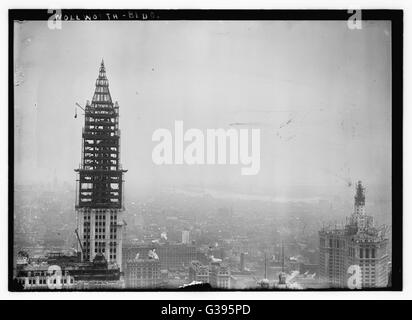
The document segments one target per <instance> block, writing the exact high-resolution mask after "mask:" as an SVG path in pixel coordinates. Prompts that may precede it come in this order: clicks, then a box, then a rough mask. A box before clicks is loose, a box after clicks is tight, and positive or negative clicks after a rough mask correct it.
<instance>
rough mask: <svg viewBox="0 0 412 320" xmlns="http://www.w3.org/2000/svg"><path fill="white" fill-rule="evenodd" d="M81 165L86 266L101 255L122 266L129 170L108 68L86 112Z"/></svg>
mask: <svg viewBox="0 0 412 320" xmlns="http://www.w3.org/2000/svg"><path fill="white" fill-rule="evenodd" d="M84 115H85V117H84V127H83V132H82V157H81V164H80V166H79V168H78V169H75V171H76V172H77V173H78V178H77V183H76V206H75V208H76V214H77V230H76V234H77V237H78V240H79V242H78V244H79V249H80V250H81V252H82V261H93V259H94V257H95V256H96V255H97V254H101V255H104V257H105V258H106V260H107V262H108V263H111V264H113V263H116V264H117V265H118V267H121V265H122V227H123V220H122V218H121V213H122V211H124V203H123V183H124V180H123V173H124V172H125V171H126V170H123V169H122V167H121V164H120V129H119V105H118V103H117V102H115V103H113V101H112V98H111V96H110V91H109V82H108V80H107V77H106V69H105V66H104V62H103V61H102V62H101V65H100V70H99V76H98V78H97V80H96V89H95V92H94V95H93V99H92V102H91V103H89V102H87V103H86V106H85V108H84Z"/></svg>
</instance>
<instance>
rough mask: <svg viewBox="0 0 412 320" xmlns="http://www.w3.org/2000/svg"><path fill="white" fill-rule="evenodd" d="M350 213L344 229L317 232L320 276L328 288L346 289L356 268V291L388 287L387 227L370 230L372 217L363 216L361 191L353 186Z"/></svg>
mask: <svg viewBox="0 0 412 320" xmlns="http://www.w3.org/2000/svg"><path fill="white" fill-rule="evenodd" d="M354 200H355V204H354V210H353V213H352V215H351V216H350V217H348V218H347V221H346V225H345V227H344V228H337V227H335V228H323V229H322V230H321V231H320V232H319V238H320V247H319V249H320V250H319V251H320V252H319V269H320V270H319V271H320V276H321V277H322V278H324V279H325V280H327V281H328V283H329V284H330V286H332V287H340V288H342V287H347V286H348V279H349V277H350V275H351V273H352V272H353V271H351V270H349V267H351V266H355V267H357V268H358V273H359V274H358V276H359V278H358V280H357V281H358V282H357V285H356V287H357V288H376V287H386V286H387V285H388V274H389V270H388V263H389V260H390V259H389V250H388V246H389V240H388V237H387V236H386V231H387V226H385V225H383V226H381V227H380V228H376V227H375V226H374V221H373V217H372V216H369V215H366V212H365V189H364V188H363V186H362V183H361V182H360V181H359V182H358V183H357V185H356V194H355V199H354Z"/></svg>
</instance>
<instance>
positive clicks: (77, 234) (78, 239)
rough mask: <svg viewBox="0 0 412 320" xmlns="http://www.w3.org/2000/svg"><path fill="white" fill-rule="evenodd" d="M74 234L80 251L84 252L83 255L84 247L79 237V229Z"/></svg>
mask: <svg viewBox="0 0 412 320" xmlns="http://www.w3.org/2000/svg"><path fill="white" fill-rule="evenodd" d="M74 233H75V234H76V237H77V241H79V245H80V250H82V253H83V246H82V242H81V241H80V237H79V233H78V232H77V228H76V229H75V230H74Z"/></svg>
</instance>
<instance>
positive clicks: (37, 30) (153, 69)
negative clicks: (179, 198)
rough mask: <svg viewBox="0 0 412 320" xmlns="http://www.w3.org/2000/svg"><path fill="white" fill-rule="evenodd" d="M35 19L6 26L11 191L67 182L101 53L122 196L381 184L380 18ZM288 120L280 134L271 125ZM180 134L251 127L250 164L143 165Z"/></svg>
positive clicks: (383, 63)
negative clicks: (11, 66) (117, 131)
mask: <svg viewBox="0 0 412 320" xmlns="http://www.w3.org/2000/svg"><path fill="white" fill-rule="evenodd" d="M362 27H363V28H362V30H350V29H348V27H347V25H346V22H345V21H333V22H332V21H330V22H328V21H323V22H317V21H302V22H285V21H278V22H269V21H262V22H248V21H242V22H240V21H239V22H235V21H233V22H219V21H216V22H212V21H208V22H201V21H199V22H196V21H173V22H166V21H156V22H153V21H133V22H126V21H124V22H107V21H106V22H65V23H63V27H62V29H61V30H49V29H48V28H47V23H46V22H25V23H22V24H15V71H16V72H15V74H16V81H17V82H18V86H15V174H16V182H18V183H19V182H24V181H29V182H32V181H43V180H44V181H50V180H52V179H53V178H54V176H56V177H57V178H58V179H60V180H64V181H68V182H70V183H73V185H74V181H75V178H76V176H75V173H74V171H73V169H74V168H76V167H78V165H79V163H80V159H81V128H82V126H83V121H84V120H83V117H82V116H79V117H78V118H77V119H74V108H75V102H79V103H80V104H82V105H84V104H85V102H86V100H91V99H92V96H93V92H94V84H95V80H96V78H97V75H98V68H99V64H100V61H101V59H102V58H104V61H105V65H106V70H107V77H108V79H109V85H110V92H111V95H112V99H113V100H117V101H118V102H119V105H120V128H121V131H122V136H121V162H122V164H123V167H124V168H126V169H128V170H129V171H128V172H127V173H126V175H125V179H126V190H129V192H130V190H131V189H133V188H137V189H139V188H140V189H144V188H148V187H153V186H162V185H177V186H178V185H182V184H190V185H198V186H200V187H205V188H206V187H215V186H220V187H225V188H227V189H228V190H237V191H242V192H252V191H253V192H256V191H262V192H270V193H271V192H276V190H279V189H281V188H282V187H283V186H296V185H316V186H319V185H322V186H334V185H346V184H347V182H348V181H354V180H358V179H361V180H364V181H365V184H366V185H384V186H389V185H390V178H391V56H390V50H391V38H390V33H391V29H390V22H385V21H379V22H367V21H363V25H362ZM290 119H292V121H291V122H290V123H289V124H288V125H285V126H283V127H282V128H280V127H281V126H282V125H283V124H284V123H285V122H287V121H288V120H290ZM175 120H183V121H184V126H185V128H186V129H189V128H191V127H194V128H199V129H202V130H204V129H206V128H224V129H228V128H230V126H229V125H230V124H231V123H234V122H249V123H254V124H255V125H254V128H256V127H260V128H261V169H260V172H259V174H258V175H256V176H242V175H241V174H240V168H241V165H238V166H229V165H220V166H217V165H215V166H191V167H189V166H187V165H183V166H182V165H180V166H178V165H176V166H156V165H154V164H153V162H152V158H151V154H152V149H153V147H154V146H155V145H156V143H154V142H152V140H151V136H152V133H153V131H154V130H156V129H157V128H161V127H164V128H169V129H173V125H174V121H175Z"/></svg>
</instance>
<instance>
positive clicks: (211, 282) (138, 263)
mask: <svg viewBox="0 0 412 320" xmlns="http://www.w3.org/2000/svg"><path fill="white" fill-rule="evenodd" d="M9 28H11V29H10V30H9V36H10V39H9V63H10V66H9V68H10V69H9V79H10V81H12V82H10V83H9V90H10V96H9V99H10V100H9V133H10V136H9V139H10V140H9V141H10V144H11V146H10V148H11V149H9V150H10V152H11V153H10V154H9V157H10V158H9V159H10V161H9V170H10V175H9V196H11V197H12V202H11V203H9V220H8V221H9V222H8V223H9V225H8V226H9V232H10V233H9V244H8V245H9V249H8V250H9V259H10V260H9V271H8V272H9V274H8V277H9V283H8V286H9V287H8V288H9V291H11V292H25V293H27V294H29V293H30V292H32V293H33V292H39V291H47V292H56V291H64V292H68V291H76V292H77V291H82V292H83V291H90V292H95V291H142V292H146V291H147V292H148V291H191V292H193V294H194V295H195V294H196V292H197V291H216V292H220V291H230V292H232V291H240V292H250V291H285V292H289V291H294V292H305V291H328V293H330V294H333V292H334V291H353V290H355V291H398V290H401V289H402V213H403V212H402V110H403V104H402V102H403V101H402V32H403V31H402V30H403V29H402V28H403V15H402V10H356V9H353V10H349V9H348V10H346V9H340V10H331V11H328V10H245V11H243V10H229V11H225V10H132V9H122V10H115V9H107V10H106V9H103V8H102V9H98V10H92V9H90V10H86V9H81V10H80V9H70V10H69V9H36V10H34V9H32V10H19V9H13V10H10V11H9Z"/></svg>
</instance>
